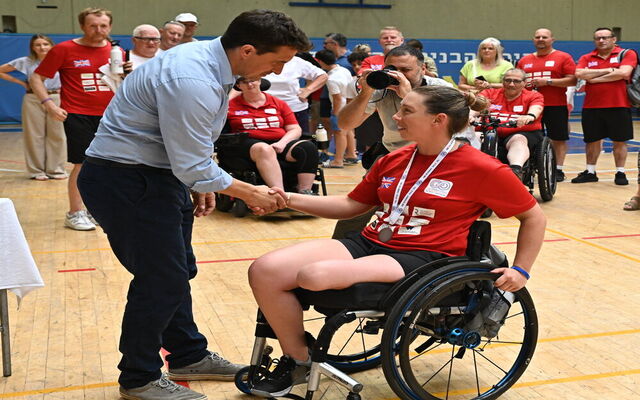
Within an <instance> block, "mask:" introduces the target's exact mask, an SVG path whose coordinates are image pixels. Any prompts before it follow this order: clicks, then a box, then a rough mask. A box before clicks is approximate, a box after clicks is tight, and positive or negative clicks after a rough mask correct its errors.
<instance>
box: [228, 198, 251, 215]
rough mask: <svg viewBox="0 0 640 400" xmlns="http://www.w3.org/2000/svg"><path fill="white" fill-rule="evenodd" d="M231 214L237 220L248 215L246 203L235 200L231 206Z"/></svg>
mask: <svg viewBox="0 0 640 400" xmlns="http://www.w3.org/2000/svg"><path fill="white" fill-rule="evenodd" d="M231 214H233V216H234V217H237V218H242V217H244V216H245V215H247V214H249V207H248V206H247V203H245V202H244V201H243V200H241V199H235V200H234V202H233V206H231Z"/></svg>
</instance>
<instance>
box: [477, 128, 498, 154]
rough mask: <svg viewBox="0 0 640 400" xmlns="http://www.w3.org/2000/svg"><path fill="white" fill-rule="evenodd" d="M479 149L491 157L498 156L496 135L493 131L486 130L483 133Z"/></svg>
mask: <svg viewBox="0 0 640 400" xmlns="http://www.w3.org/2000/svg"><path fill="white" fill-rule="evenodd" d="M480 151H482V152H483V153H486V154H488V155H490V156H491V157H495V158H498V137H497V136H496V133H495V132H487V133H486V134H485V136H484V140H483V141H482V144H481V145H480Z"/></svg>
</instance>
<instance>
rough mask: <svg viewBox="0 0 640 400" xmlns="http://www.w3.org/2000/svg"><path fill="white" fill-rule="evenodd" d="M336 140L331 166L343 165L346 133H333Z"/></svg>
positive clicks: (338, 131) (341, 131)
mask: <svg viewBox="0 0 640 400" xmlns="http://www.w3.org/2000/svg"><path fill="white" fill-rule="evenodd" d="M334 137H335V139H336V155H335V156H334V158H333V162H332V163H331V164H333V165H344V152H345V150H346V149H347V132H346V131H344V130H337V131H334Z"/></svg>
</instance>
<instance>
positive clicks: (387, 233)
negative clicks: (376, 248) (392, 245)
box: [378, 226, 393, 243]
mask: <svg viewBox="0 0 640 400" xmlns="http://www.w3.org/2000/svg"><path fill="white" fill-rule="evenodd" d="M392 236H393V229H391V228H389V227H388V226H385V227H384V228H382V229H380V232H378V239H379V240H380V241H381V242H382V243H387V242H388V241H389V240H391V237H392Z"/></svg>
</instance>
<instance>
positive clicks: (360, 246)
mask: <svg viewBox="0 0 640 400" xmlns="http://www.w3.org/2000/svg"><path fill="white" fill-rule="evenodd" d="M336 240H338V241H340V243H342V244H343V245H344V247H346V248H347V250H348V251H349V253H351V255H352V256H353V258H361V257H366V256H372V255H376V254H382V255H386V256H389V257H391V258H393V259H394V260H396V261H397V262H398V263H399V264H400V265H401V266H402V269H403V270H404V274H405V275H408V274H409V273H410V272H411V271H413V270H414V269H416V268H418V267H421V266H423V265H425V264H426V263H428V262H431V261H434V260H439V259H441V258H446V257H448V256H447V255H446V254H442V253H436V252H434V251H425V250H414V251H406V250H405V251H401V250H396V249H392V248H389V247H385V246H381V245H379V244H377V243H374V242H372V241H371V240H369V239H367V238H365V237H364V236H362V234H360V233H354V232H352V233H349V234H347V237H345V238H343V239H336Z"/></svg>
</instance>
